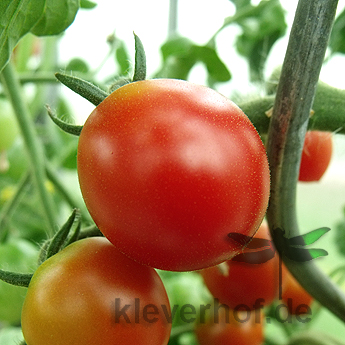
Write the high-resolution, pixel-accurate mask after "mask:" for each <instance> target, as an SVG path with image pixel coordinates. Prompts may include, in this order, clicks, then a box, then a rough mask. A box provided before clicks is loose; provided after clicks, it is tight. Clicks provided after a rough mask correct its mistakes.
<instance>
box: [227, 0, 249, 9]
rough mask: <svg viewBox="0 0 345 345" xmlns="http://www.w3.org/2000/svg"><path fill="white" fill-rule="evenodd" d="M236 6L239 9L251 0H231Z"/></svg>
mask: <svg viewBox="0 0 345 345" xmlns="http://www.w3.org/2000/svg"><path fill="white" fill-rule="evenodd" d="M230 1H231V2H232V3H233V4H234V5H235V6H236V9H237V10H239V9H240V8H243V7H246V6H248V5H250V3H251V0H230Z"/></svg>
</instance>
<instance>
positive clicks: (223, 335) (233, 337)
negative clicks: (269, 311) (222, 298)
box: [195, 307, 264, 345]
mask: <svg viewBox="0 0 345 345" xmlns="http://www.w3.org/2000/svg"><path fill="white" fill-rule="evenodd" d="M195 335H196V338H197V340H198V343H199V345H213V344H221V345H261V344H263V341H264V327H263V313H262V311H261V310H257V311H251V312H247V311H241V310H238V311H235V310H231V309H224V308H223V307H221V308H219V309H218V310H217V311H216V312H214V311H212V313H209V314H207V315H206V319H205V322H200V323H198V324H197V326H196V328H195Z"/></svg>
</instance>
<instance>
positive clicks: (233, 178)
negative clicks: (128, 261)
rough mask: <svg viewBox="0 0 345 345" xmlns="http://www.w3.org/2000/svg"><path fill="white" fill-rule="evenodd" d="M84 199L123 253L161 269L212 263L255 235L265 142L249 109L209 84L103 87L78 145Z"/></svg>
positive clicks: (262, 198) (265, 187) (264, 186)
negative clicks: (238, 238) (240, 237)
mask: <svg viewBox="0 0 345 345" xmlns="http://www.w3.org/2000/svg"><path fill="white" fill-rule="evenodd" d="M78 175H79V181H80V187H81V191H82V194H83V197H84V200H85V203H86V206H87V208H88V210H89V212H90V214H91V216H92V217H93V219H94V221H95V223H96V224H97V226H98V227H99V229H100V230H101V231H102V233H103V234H104V235H105V236H106V237H107V238H108V239H109V240H110V241H111V242H112V243H113V244H114V245H115V246H116V247H117V248H118V249H119V250H120V251H122V252H123V253H125V254H126V255H128V256H129V257H131V258H133V259H135V260H137V261H139V262H141V263H144V264H147V265H150V266H153V267H156V268H160V269H165V270H172V271H189V270H196V269H201V268H204V267H208V266H212V265H216V264H218V263H220V262H222V261H224V260H226V259H229V258H231V257H233V256H234V255H235V254H237V253H238V252H239V250H241V246H238V245H237V246H236V245H235V244H234V243H231V242H229V241H228V240H227V234H228V233H229V232H238V233H243V234H245V235H248V236H252V235H254V233H255V231H256V230H257V228H258V227H259V225H260V223H261V221H262V218H263V217H264V214H265V211H266V208H267V203H268V197H269V187H270V186H269V185H270V177H269V168H268V162H267V157H266V152H265V148H264V146H263V144H262V141H261V139H260V137H259V135H258V133H257V131H256V130H255V128H254V127H253V125H252V123H251V122H250V120H249V119H248V117H247V116H246V115H245V114H244V113H243V112H242V111H241V110H240V109H239V108H238V107H237V106H236V105H235V104H234V103H233V102H231V101H230V100H228V99H227V98H226V97H224V96H222V95H220V94H219V93H217V92H216V91H214V90H212V89H209V88H207V87H204V86H199V85H196V84H192V83H189V82H186V81H181V80H173V79H157V80H145V81H139V82H135V83H131V84H128V85H125V86H123V87H121V88H119V89H117V90H116V91H114V92H113V93H112V94H111V95H110V96H108V97H107V98H106V99H105V100H104V101H103V102H102V103H100V104H99V105H98V106H97V108H96V109H95V110H94V111H93V112H92V113H91V115H90V116H89V118H88V119H87V121H86V123H85V125H84V127H83V129H82V132H81V135H80V140H79V146H78Z"/></svg>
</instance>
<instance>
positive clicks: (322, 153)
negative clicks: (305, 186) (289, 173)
mask: <svg viewBox="0 0 345 345" xmlns="http://www.w3.org/2000/svg"><path fill="white" fill-rule="evenodd" d="M332 149H333V144H332V134H331V133H329V132H321V131H308V132H307V133H306V136H305V140H304V146H303V152H302V158H301V166H300V171H299V178H298V179H299V181H305V182H309V181H319V180H320V179H321V177H322V176H323V174H324V173H325V171H326V170H327V167H328V165H329V163H330V161H331V157H332Z"/></svg>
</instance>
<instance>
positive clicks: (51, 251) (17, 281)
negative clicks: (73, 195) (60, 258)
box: [0, 209, 81, 287]
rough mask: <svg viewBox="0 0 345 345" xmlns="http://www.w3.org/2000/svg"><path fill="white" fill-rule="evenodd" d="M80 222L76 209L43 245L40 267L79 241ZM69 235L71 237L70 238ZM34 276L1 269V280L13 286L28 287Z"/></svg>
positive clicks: (39, 258)
mask: <svg viewBox="0 0 345 345" xmlns="http://www.w3.org/2000/svg"><path fill="white" fill-rule="evenodd" d="M80 220H81V219H80V212H79V210H77V209H74V210H73V212H72V214H71V215H70V217H69V218H68V219H67V221H66V222H65V224H63V226H62V227H61V229H60V230H59V231H58V232H57V233H56V234H55V235H54V237H53V238H51V239H49V240H47V241H46V242H44V243H43V245H42V247H41V250H40V253H39V256H38V264H39V265H40V264H42V263H43V262H44V261H45V260H47V259H48V258H50V257H51V256H53V255H55V254H56V253H58V252H59V251H60V250H62V249H63V248H65V247H67V246H68V245H69V244H71V243H72V242H75V241H76V240H78V239H79V235H80V226H81V222H80ZM72 230H73V231H72ZM69 234H71V235H70V236H68V235H69ZM32 276H33V274H32V273H17V272H11V271H5V270H1V269H0V280H2V281H4V282H6V283H9V284H11V285H16V286H22V287H28V286H29V283H30V281H31V278H32Z"/></svg>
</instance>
